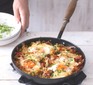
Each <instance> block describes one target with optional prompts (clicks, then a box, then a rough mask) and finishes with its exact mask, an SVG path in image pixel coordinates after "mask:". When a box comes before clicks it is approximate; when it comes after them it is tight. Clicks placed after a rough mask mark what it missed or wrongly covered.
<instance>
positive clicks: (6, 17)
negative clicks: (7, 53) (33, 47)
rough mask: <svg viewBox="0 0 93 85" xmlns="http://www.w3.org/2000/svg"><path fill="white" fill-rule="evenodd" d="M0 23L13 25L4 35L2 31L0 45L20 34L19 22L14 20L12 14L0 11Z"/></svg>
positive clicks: (9, 41) (11, 40)
mask: <svg viewBox="0 0 93 85" xmlns="http://www.w3.org/2000/svg"><path fill="white" fill-rule="evenodd" d="M0 24H5V25H7V26H9V27H13V29H12V30H11V32H10V33H9V34H5V35H4V33H3V37H2V38H0V46H1V45H6V44H9V43H11V42H13V41H14V40H16V39H17V38H18V37H19V36H20V33H21V24H20V23H18V22H17V21H16V19H15V17H14V16H13V15H11V14H8V13H2V12H0Z"/></svg>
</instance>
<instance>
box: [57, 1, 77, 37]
mask: <svg viewBox="0 0 93 85" xmlns="http://www.w3.org/2000/svg"><path fill="white" fill-rule="evenodd" d="M77 1H78V0H70V3H69V5H68V7H67V10H66V13H65V16H64V19H63V21H64V22H63V25H62V27H61V30H60V32H59V34H58V37H57V38H61V36H62V34H63V32H64V29H65V27H66V25H67V23H68V22H69V20H70V18H71V16H72V14H73V13H74V10H75V8H76V5H77Z"/></svg>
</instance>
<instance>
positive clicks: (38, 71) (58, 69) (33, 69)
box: [14, 41, 84, 79]
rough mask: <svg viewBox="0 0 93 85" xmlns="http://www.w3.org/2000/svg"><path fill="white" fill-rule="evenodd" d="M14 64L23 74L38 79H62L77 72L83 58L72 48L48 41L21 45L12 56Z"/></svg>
mask: <svg viewBox="0 0 93 85" xmlns="http://www.w3.org/2000/svg"><path fill="white" fill-rule="evenodd" d="M14 58H15V59H14V63H15V64H16V66H17V67H18V68H19V69H20V70H21V71H23V72H25V73H27V74H29V75H31V76H36V77H40V78H51V79H54V78H62V77H67V76H69V75H72V74H73V73H76V72H78V71H79V70H80V69H81V68H82V66H83V63H84V58H83V56H82V55H81V54H80V53H79V52H78V51H77V50H76V49H75V48H74V47H73V46H65V45H63V44H58V43H56V44H52V43H51V42H50V41H47V42H45V41H36V42H31V43H30V45H26V44H25V43H23V45H22V47H21V48H18V50H17V52H16V53H15V56H14Z"/></svg>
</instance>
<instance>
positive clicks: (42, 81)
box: [11, 0, 85, 85]
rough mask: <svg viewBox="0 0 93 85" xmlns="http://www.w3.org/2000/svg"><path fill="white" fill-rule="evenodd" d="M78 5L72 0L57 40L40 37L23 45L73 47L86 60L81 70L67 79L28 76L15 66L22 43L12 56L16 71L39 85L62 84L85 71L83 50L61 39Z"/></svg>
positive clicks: (75, 0)
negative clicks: (33, 43)
mask: <svg viewBox="0 0 93 85" xmlns="http://www.w3.org/2000/svg"><path fill="white" fill-rule="evenodd" d="M76 3H77V0H71V2H70V4H69V6H68V9H67V13H66V15H65V19H64V23H63V26H62V28H61V30H60V33H59V34H58V37H57V38H52V37H38V38H33V39H29V40H26V41H24V42H22V43H25V44H26V45H29V44H30V43H31V42H35V41H46V42H47V41H50V42H51V43H52V44H56V43H59V44H64V45H66V46H73V47H74V48H75V49H76V50H77V51H78V52H79V53H80V54H81V55H82V56H83V59H84V63H83V65H82V67H81V69H80V70H79V71H78V72H76V73H74V74H72V75H70V76H67V77H64V78H55V79H45V78H39V77H34V76H31V75H29V74H26V73H24V72H23V71H21V70H20V69H19V68H18V67H17V66H16V64H15V62H14V61H15V57H14V56H15V53H16V52H17V51H18V49H19V48H21V47H22V43H20V44H18V45H17V46H16V47H15V48H14V49H13V51H12V54H11V57H12V64H13V67H14V68H15V70H16V71H17V72H18V73H20V74H21V75H22V76H24V77H26V78H28V79H31V80H33V81H34V82H36V83H39V84H45V85H49V84H55V83H59V82H62V81H64V80H66V79H69V78H72V77H75V76H77V75H78V74H79V73H80V72H81V71H82V69H83V67H84V65H85V55H84V53H83V52H82V50H81V49H80V48H79V47H77V46H76V45H74V44H72V43H70V42H68V41H66V40H63V39H61V36H62V33H63V31H64V29H65V27H66V24H67V23H68V21H69V19H70V17H71V16H72V14H73V12H74V9H75V7H76Z"/></svg>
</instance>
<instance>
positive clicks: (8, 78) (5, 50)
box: [0, 32, 93, 85]
mask: <svg viewBox="0 0 93 85" xmlns="http://www.w3.org/2000/svg"><path fill="white" fill-rule="evenodd" d="M57 35H58V32H42V33H40V32H39V33H34V32H33V33H32V32H29V33H24V34H23V35H22V36H21V37H19V38H18V39H17V40H16V41H14V42H13V43H11V44H8V45H6V46H0V85H24V84H20V83H19V82H18V79H19V78H20V75H19V74H18V73H17V72H16V71H13V68H12V67H11V66H10V63H11V62H12V61H11V52H12V50H13V48H14V47H15V46H16V45H17V44H19V43H20V42H22V41H24V40H27V39H30V38H35V37H55V38H56V37H57ZM62 39H65V40H67V41H69V42H72V43H73V44H75V45H77V46H78V47H80V48H81V49H82V51H83V52H84V54H85V56H86V64H85V66H84V69H83V71H84V73H85V74H86V75H87V78H86V79H85V80H84V81H83V82H82V84H81V85H93V66H92V65H93V32H64V34H63V36H62Z"/></svg>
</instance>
